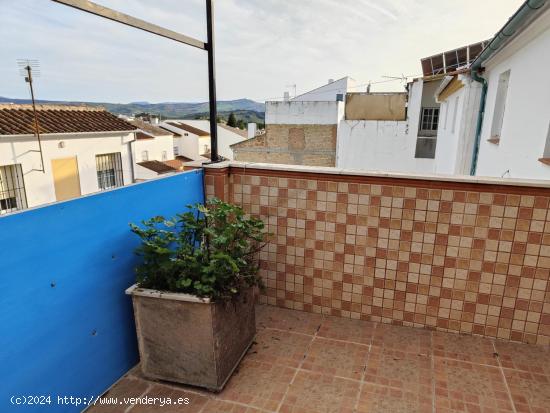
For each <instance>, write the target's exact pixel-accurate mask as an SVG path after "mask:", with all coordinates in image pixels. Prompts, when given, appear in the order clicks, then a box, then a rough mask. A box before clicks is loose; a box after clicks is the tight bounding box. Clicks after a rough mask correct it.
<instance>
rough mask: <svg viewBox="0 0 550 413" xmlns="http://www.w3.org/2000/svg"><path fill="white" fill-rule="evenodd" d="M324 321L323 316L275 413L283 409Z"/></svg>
mask: <svg viewBox="0 0 550 413" xmlns="http://www.w3.org/2000/svg"><path fill="white" fill-rule="evenodd" d="M325 319H326V317H324V316H323V319H322V320H321V323H320V324H319V325H318V326H317V330H315V334H313V336H311V341H310V342H309V344H308V346H307V348H306V351H305V352H304V357H303V358H302V360H301V361H300V364H299V365H298V367H297V368H296V371H295V372H294V375H293V376H292V379H291V380H290V383H288V385H287V386H286V390H285V393H284V394H283V397H282V399H281V401H280V402H279V405H278V406H277V410H275V412H280V411H281V408H282V407H283V403H284V401H285V399H286V396H287V395H288V392H289V391H290V386H292V384H293V383H294V380H295V379H296V376H298V373H299V372H300V371H301V370H302V369H301V367H302V365H303V364H304V362H305V360H306V357H307V354H308V352H309V350H310V349H311V346H312V345H313V341H315V338H316V337H317V333H318V332H319V330H320V329H321V325H322V324H323V323H324V322H325Z"/></svg>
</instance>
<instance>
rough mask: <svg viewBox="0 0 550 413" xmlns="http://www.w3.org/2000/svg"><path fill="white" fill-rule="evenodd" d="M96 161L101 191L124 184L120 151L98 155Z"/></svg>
mask: <svg viewBox="0 0 550 413" xmlns="http://www.w3.org/2000/svg"><path fill="white" fill-rule="evenodd" d="M95 163H96V170H97V184H98V186H99V189H100V190H101V191H104V190H106V189H111V188H116V187H119V186H123V185H124V176H123V174H122V156H121V154H120V152H116V153H105V154H102V155H96V157H95Z"/></svg>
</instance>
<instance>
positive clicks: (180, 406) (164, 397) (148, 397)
mask: <svg viewBox="0 0 550 413" xmlns="http://www.w3.org/2000/svg"><path fill="white" fill-rule="evenodd" d="M155 398H156V399H157V400H154V399H155ZM141 400H143V402H142V403H136V404H134V407H132V409H131V410H130V412H131V413H158V412H159V411H162V410H164V411H166V412H170V413H180V412H182V413H195V412H198V411H199V410H201V408H202V407H203V406H204V405H205V404H206V402H207V401H208V399H207V398H206V397H204V396H201V395H199V394H196V393H191V392H189V391H185V390H180V389H175V388H173V387H171V386H167V385H163V384H155V385H153V386H151V388H150V389H149V391H148V392H147V393H146V394H145V396H144V397H143V398H142V399H141ZM152 400H154V402H153V401H152ZM163 404H164V406H163Z"/></svg>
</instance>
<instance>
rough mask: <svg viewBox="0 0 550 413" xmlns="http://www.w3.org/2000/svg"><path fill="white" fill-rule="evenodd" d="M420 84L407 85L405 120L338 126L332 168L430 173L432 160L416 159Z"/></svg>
mask: <svg viewBox="0 0 550 413" xmlns="http://www.w3.org/2000/svg"><path fill="white" fill-rule="evenodd" d="M422 86H423V85H422V81H416V82H413V83H411V84H410V85H409V102H408V106H407V120H406V121H376V120H345V119H342V120H341V121H340V123H339V125H338V139H337V155H336V166H337V167H339V168H348V169H364V170H380V171H388V172H411V173H413V172H417V173H433V172H434V169H435V162H434V160H433V159H416V158H415V156H414V155H415V150H416V138H417V131H418V122H419V117H420V105H421V97H422Z"/></svg>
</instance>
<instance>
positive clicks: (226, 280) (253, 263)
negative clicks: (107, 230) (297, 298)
mask: <svg viewBox="0 0 550 413" xmlns="http://www.w3.org/2000/svg"><path fill="white" fill-rule="evenodd" d="M189 209H190V210H189V211H188V212H185V213H183V214H178V215H176V217H174V218H171V219H166V218H164V217H162V216H157V217H154V218H151V219H149V220H147V221H143V223H142V225H141V226H137V225H135V224H130V227H131V229H132V231H133V232H134V233H135V234H137V235H138V236H139V237H140V238H141V241H142V243H141V245H140V246H139V247H138V248H137V249H136V253H137V254H138V255H140V256H141V257H142V258H143V261H142V263H141V264H140V265H139V266H138V267H137V268H136V275H137V277H136V278H137V284H138V285H139V286H140V287H143V288H151V289H156V290H163V291H172V292H182V293H188V294H193V295H197V296H199V297H210V298H212V299H214V300H228V299H231V298H232V297H234V296H236V295H237V294H239V292H240V291H241V290H242V289H244V288H248V287H251V286H259V287H261V288H263V283H262V279H261V278H260V276H259V274H258V271H259V267H258V259H257V254H258V252H259V251H260V250H261V248H263V246H264V245H265V243H264V237H265V234H264V232H263V229H264V224H263V222H262V221H261V220H259V219H257V218H254V217H247V216H246V214H245V212H244V211H243V210H242V208H240V207H238V206H236V205H232V204H228V203H225V202H222V201H220V200H218V199H213V200H210V201H208V202H207V204H206V205H202V204H196V205H193V206H191V205H190V206H189Z"/></svg>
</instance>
